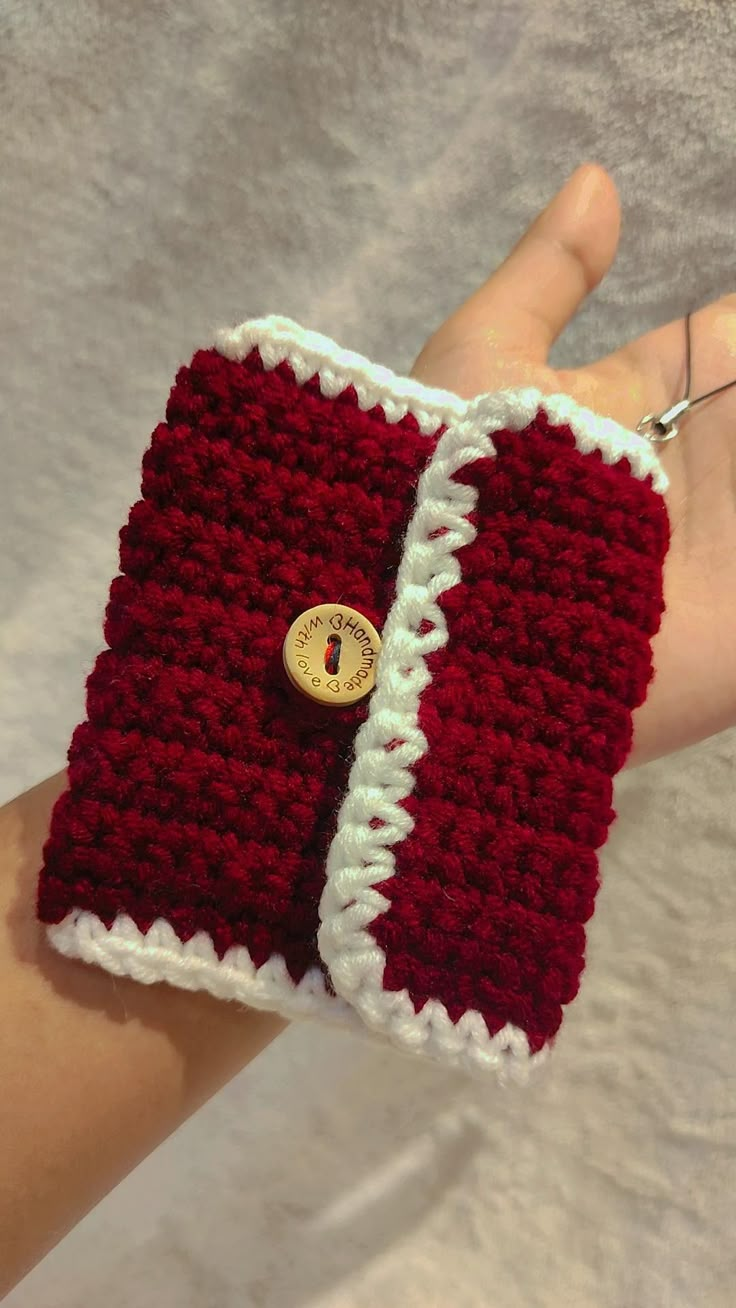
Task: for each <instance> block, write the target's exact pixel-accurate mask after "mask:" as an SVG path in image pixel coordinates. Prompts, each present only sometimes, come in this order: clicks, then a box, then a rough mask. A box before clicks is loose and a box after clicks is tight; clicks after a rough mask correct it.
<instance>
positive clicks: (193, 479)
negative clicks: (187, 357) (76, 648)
mask: <svg viewBox="0 0 736 1308" xmlns="http://www.w3.org/2000/svg"><path fill="white" fill-rule="evenodd" d="M227 355H229V356H230V357H226V356H227ZM376 397H378V398H376ZM663 485H664V482H663V478H662V475H661V472H660V471H659V469H658V466H657V464H656V459H655V457H654V455H653V453H652V452H651V450H650V448H649V447H648V446H646V444H645V443H644V442H642V441H641V440H640V438H638V437H636V436H634V435H632V434H631V433H626V432H623V429H621V428H617V427H616V424H612V423H610V422H607V421H606V420H602V419H598V418H596V416H595V415H592V414H589V413H587V411H585V410H581V409H579V408H578V406H576V405H574V404H573V402H572V401H570V400H568V399H567V397H562V396H560V397H541V396H539V395H538V394H537V393H535V392H531V391H518V392H508V393H501V394H500V397H499V396H495V397H480V398H479V399H478V400H476V401H473V402H471V403H469V404H466V403H465V402H463V401H460V400H459V399H458V397H455V396H452V395H449V394H447V393H444V392H432V391H429V390H428V389H427V388H422V387H420V386H419V385H418V384H417V383H412V382H410V381H409V380H408V379H401V378H396V377H394V375H393V374H391V373H389V372H388V370H386V369H378V368H376V367H375V366H374V365H370V364H369V363H368V362H367V361H366V360H361V359H360V358H359V357H358V356H352V355H348V354H347V353H346V352H344V351H340V350H339V348H338V347H337V346H335V345H334V343H333V342H329V341H326V340H325V338H320V337H317V336H315V334H313V333H304V332H302V330H301V329H299V328H297V327H296V325H295V324H290V323H288V320H286V321H285V320H280V319H267V320H264V321H263V322H261V323H256V324H250V325H249V324H245V325H244V327H243V328H241V329H238V331H236V332H233V333H230V334H225V335H224V337H223V340H222V341H221V342H220V348H219V349H212V350H201V351H199V352H198V353H197V354H195V356H194V358H193V360H192V362H191V364H190V365H189V367H187V368H182V369H181V370H180V372H179V374H178V375H177V379H176V383H175V385H174V388H173V390H172V393H171V396H170V399H169V403H168V407H167V412H166V422H165V423H162V424H160V425H159V426H158V427H157V428H156V430H155V432H154V434H153V438H152V442H151V445H150V448H149V450H148V451H147V452H146V454H145V456H144V460H143V480H142V497H141V499H140V500H139V501H138V503H137V504H135V505H134V506H133V508H132V510H131V513H130V517H129V520H128V523H127V525H126V526H125V527H124V528H123V530H122V532H121V537H120V568H121V575H120V576H118V577H117V578H115V580H114V581H113V583H112V586H111V591H110V600H109V604H108V609H107V615H106V622H105V639H106V642H107V646H108V648H106V649H105V650H104V651H103V652H102V653H101V654H100V656H99V657H98V659H97V662H96V665H95V668H94V670H93V672H92V674H91V675H90V677H89V681H88V687H87V718H86V720H85V722H83V723H82V724H81V725H80V726H79V727H78V728H77V729H76V731H75V733H74V736H73V739H72V743H71V746H70V751H69V787H68V789H67V791H66V793H65V794H64V795H62V797H61V798H60V799H59V801H58V802H57V805H56V808H55V811H54V814H53V819H52V826H51V832H50V836H49V839H48V842H47V845H46V849H45V854H44V859H45V862H44V868H43V871H42V874H41V879H40V885H39V901H38V907H39V916H40V918H41V919H42V920H43V921H44V922H46V923H47V924H49V927H50V931H49V934H50V938H51V940H52V942H53V943H55V944H56V945H57V947H58V948H60V949H62V951H63V952H66V953H70V954H74V955H77V956H80V957H83V958H87V959H89V960H90V961H96V962H99V963H101V964H102V965H103V966H107V967H110V968H111V970H113V971H117V972H120V973H128V974H130V975H134V976H137V977H138V978H139V979H140V980H145V981H153V980H159V979H167V980H169V981H173V982H174V983H175V984H179V985H186V986H189V987H190V988H199V987H200V986H202V987H204V988H207V989H210V990H212V991H213V993H216V994H221V995H222V996H223V997H234V998H239V999H241V1000H243V1001H244V1002H247V1003H252V1004H254V1005H258V1006H264V1007H275V1008H279V1009H281V1010H282V1011H284V1012H286V1013H292V1012H293V1013H298V1012H304V1013H315V1014H321V1015H323V1016H327V1017H329V1016H331V1017H333V1018H336V1019H341V1020H345V1021H352V1022H353V1023H354V1024H356V1025H360V1024H361V1022H365V1023H367V1024H368V1025H369V1026H370V1027H373V1028H374V1029H376V1030H378V1031H383V1032H385V1033H386V1034H387V1035H388V1036H389V1037H390V1038H392V1039H394V1040H395V1041H396V1042H397V1043H400V1044H402V1045H404V1046H406V1047H408V1048H416V1049H419V1050H422V1051H424V1052H427V1053H431V1054H433V1055H434V1056H437V1057H442V1058H446V1059H447V1060H448V1061H450V1062H455V1063H459V1064H461V1065H463V1066H471V1067H473V1068H483V1067H491V1066H493V1067H497V1066H501V1065H502V1064H504V1063H505V1062H507V1061H509V1056H511V1060H512V1061H514V1060H515V1061H518V1062H525V1061H528V1060H529V1059H530V1058H533V1057H534V1056H539V1054H540V1052H541V1051H543V1050H544V1049H545V1047H546V1046H547V1045H548V1044H549V1042H550V1041H551V1040H552V1038H553V1037H554V1035H555V1033H556V1031H557V1029H558V1027H559V1025H560V1021H561V1017H562V1009H563V1006H564V1005H565V1004H567V1003H569V1002H570V1000H571V999H573V998H574V996H575V994H576V993H577V989H578V985H579V978H580V974H581V971H582V968H583V962H584V948H585V930H584V924H585V922H586V921H587V920H588V918H589V917H590V915H591V913H592V911H593V906H594V900H595V894H596V889H597V885H598V866H597V858H596V850H597V848H598V847H599V846H600V845H601V844H602V843H603V842H604V840H605V838H606V834H607V830H608V826H609V823H610V822H611V820H612V818H613V816H614V814H613V810H612V808H611V796H612V777H613V776H614V774H615V773H616V772H617V771H618V770H619V768H620V767H621V766H622V764H623V762H624V760H625V758H626V755H627V753H628V750H629V748H630V742H631V713H632V710H633V709H634V708H635V707H636V706H637V705H638V704H639V703H641V701H642V700H643V698H644V696H645V693H646V689H647V685H648V682H649V680H650V677H651V652H650V640H651V637H652V635H653V634H654V633H655V632H656V630H657V627H658V625H659V621H660V616H661V612H662V605H663V599H662V564H663V560H664V556H665V552H666V548H667V542H668V526H667V515H666V510H665V507H664V501H663V499H662V495H661V490H662V488H663ZM438 488H439V489H438ZM333 600H339V601H341V602H344V603H346V604H349V605H350V606H351V607H353V608H356V609H358V610H359V611H360V612H361V613H363V614H364V615H365V616H366V617H367V618H368V619H369V620H370V621H371V622H372V623H373V624H374V626H375V627H376V628H377V629H378V630H379V631H382V630H384V632H385V638H384V648H383V652H382V655H381V658H380V660H379V665H378V682H377V687H376V690H375V691H374V692H373V695H372V696H371V697H370V698H369V699H368V700H365V701H363V702H361V703H359V704H355V705H350V706H347V707H342V708H335V707H329V706H324V705H320V704H316V703H313V702H312V701H310V700H309V699H307V698H306V697H305V696H303V695H301V694H300V693H299V691H298V690H297V689H296V688H295V687H294V686H293V685H292V684H291V683H290V681H289V679H288V677H287V676H286V673H285V671H284V668H283V664H282V660H281V648H282V643H283V640H284V636H285V633H286V631H287V630H288V628H289V626H290V625H291V623H292V622H293V620H294V618H295V617H297V616H298V614H299V613H300V612H302V611H304V610H306V609H308V608H310V607H312V606H313V605H317V604H321V603H324V602H325V601H333Z"/></svg>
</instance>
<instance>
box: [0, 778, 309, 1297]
mask: <svg viewBox="0 0 736 1308" xmlns="http://www.w3.org/2000/svg"><path fill="white" fill-rule="evenodd" d="M63 785H64V777H63V775H59V776H57V777H53V778H51V779H50V780H49V781H46V782H44V783H43V784H42V785H40V786H37V787H36V788H35V789H34V790H32V791H29V792H28V794H26V795H22V796H20V797H19V798H18V799H16V800H14V801H13V802H12V803H10V804H8V805H7V806H6V807H5V808H3V809H2V810H0V995H2V1019H1V1020H0V1068H1V1069H2V1092H1V1097H0V1139H1V1140H2V1153H3V1166H2V1168H0V1292H2V1291H3V1290H6V1289H8V1288H9V1287H10V1286H11V1285H12V1284H14V1282H15V1281H16V1280H17V1279H18V1278H19V1277H20V1276H22V1275H23V1274H24V1272H25V1271H27V1270H28V1269H29V1268H30V1267H31V1266H33V1264H34V1263H35V1262H36V1261H37V1260H38V1259H39V1258H40V1257H41V1256H42V1254H43V1253H45V1252H46V1250H47V1249H49V1248H50V1247H51V1246H52V1245H53V1244H54V1243H55V1242H56V1241H57V1240H58V1239H60V1237H61V1236H62V1235H63V1234H64V1233H65V1232H66V1231H67V1230H69V1228H70V1227H71V1226H73V1225H74V1224H75V1222H77V1221H78V1220H79V1219H80V1217H82V1216H83V1214H84V1213H85V1212H86V1211H88V1209H89V1208H90V1207H92V1206H93V1205H94V1204H95V1203H96V1202H97V1201H98V1200H99V1199H100V1198H102V1196H103V1195H104V1194H106V1193H107V1191H108V1190H110V1189H111V1188H112V1187H113V1186H114V1185H115V1184H116V1183H117V1182H118V1181H119V1180H121V1179H122V1177H123V1176H125V1175H126V1173H127V1172H128V1171H130V1169H131V1168H132V1167H134V1166H135V1164H136V1163H137V1162H139V1161H140V1160H141V1159H142V1158H144V1157H145V1155H146V1154H148V1153H150V1151H151V1150H152V1149H153V1148H155V1146H156V1145H157V1144H159V1143H160V1141H161V1140H163V1139H164V1138H165V1137H166V1136H167V1135H169V1134H170V1132H171V1131H173V1130H174V1129H175V1127H177V1126H178V1125H179V1124H180V1123H181V1122H182V1121H184V1120H185V1118H186V1117H188V1116H189V1114H190V1113H192V1112H193V1111H194V1109H195V1108H197V1107H198V1106H199V1105H200V1104H201V1103H203V1102H204V1101H205V1100H206V1099H207V1098H208V1097H209V1096H210V1095H211V1094H213V1093H214V1091H215V1090H217V1089H218V1088H219V1087H220V1086H222V1085H223V1084H224V1083H225V1082H226V1081H227V1080H228V1079H229V1078H230V1077H232V1076H233V1075H234V1074H235V1073H236V1072H237V1071H238V1070H239V1069H240V1068H241V1067H242V1066H243V1065H244V1064H246V1063H247V1062H249V1060H250V1059H251V1058H254V1057H255V1055H256V1054H257V1053H259V1051H260V1050H261V1049H262V1048H263V1047H264V1046H265V1045H266V1044H268V1043H269V1041H270V1040H272V1039H273V1038H274V1036H275V1035H277V1034H278V1033H279V1031H280V1030H282V1028H283V1026H284V1022H283V1020H282V1019H281V1018H278V1017H276V1016H273V1015H271V1014H261V1013H256V1012H252V1011H246V1010H244V1009H243V1008H241V1007H239V1006H238V1005H236V1004H226V1003H221V1002H219V1001H217V1000H215V999H212V998H211V997H210V996H208V995H206V994H203V993H198V994H188V993H187V992H185V991H181V990H174V989H172V988H170V987H168V986H162V985H155V986H143V985H138V984H137V983H135V982H132V981H128V980H124V979H117V978H115V977H112V976H110V975H108V974H107V973H106V972H103V971H101V970H98V969H97V968H93V967H87V966H85V965H84V964H81V963H75V962H71V961H69V960H68V959H65V958H62V957H60V956H59V955H57V954H55V953H54V951H53V950H52V949H50V948H49V946H48V945H47V943H46V940H45V936H44V932H43V929H42V928H41V927H40V926H39V925H38V923H37V922H36V920H35V914H34V901H35V889H36V885H35V883H36V877H37V873H38V869H39V867H40V864H41V850H42V846H43V842H44V840H45V838H46V833H47V830H48V823H49V817H50V813H51V807H52V805H53V803H54V801H55V799H56V797H57V795H58V794H59V792H60V791H61V789H62V788H63Z"/></svg>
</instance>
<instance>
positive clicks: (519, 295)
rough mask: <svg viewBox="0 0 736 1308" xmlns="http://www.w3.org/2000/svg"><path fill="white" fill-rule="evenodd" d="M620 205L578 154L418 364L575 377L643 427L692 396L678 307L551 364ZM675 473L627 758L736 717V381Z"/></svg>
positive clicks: (685, 423)
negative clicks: (650, 670)
mask: <svg viewBox="0 0 736 1308" xmlns="http://www.w3.org/2000/svg"><path fill="white" fill-rule="evenodd" d="M619 227H620V208H619V202H618V196H617V193H616V188H615V186H614V183H613V181H612V179H611V178H610V177H609V175H608V174H607V173H606V172H605V171H604V170H603V169H602V168H600V167H598V166H597V165H595V164H585V165H583V166H582V167H580V168H579V169H578V170H577V171H576V172H575V173H574V174H573V176H572V177H571V178H570V180H569V181H568V182H567V184H566V185H565V186H564V187H563V188H562V190H561V191H560V192H559V194H558V195H557V196H555V198H554V200H553V201H552V202H551V204H550V205H549V206H548V207H547V208H546V209H545V210H544V211H543V213H541V214H540V215H539V217H538V218H537V219H536V220H535V222H534V223H533V224H532V226H531V227H530V228H529V230H528V231H527V232H526V233H525V235H524V236H523V237H522V238H521V240H520V241H519V243H518V244H517V245H516V246H515V248H514V249H513V251H512V252H511V254H510V255H509V256H508V258H507V259H506V261H505V262H504V263H503V264H502V265H501V267H500V268H499V269H498V270H497V271H496V272H495V273H494V274H493V276H492V277H491V278H490V279H489V280H488V281H487V282H486V283H485V284H484V285H483V286H482V287H481V288H480V290H478V291H476V293H475V294H474V295H473V296H471V298H470V299H469V300H467V301H466V303H465V304H463V305H462V306H461V308H459V309H458V310H457V311H456V312H455V313H454V314H452V316H451V317H450V318H448V319H447V321H446V322H445V323H444V324H443V325H442V327H440V328H439V330H438V331H436V332H435V333H434V334H433V335H432V337H431V338H430V339H429V340H428V342H427V344H426V345H425V347H424V349H423V350H422V352H421V354H420V355H419V358H418V359H417V361H416V363H415V365H414V369H413V372H414V375H415V376H416V377H419V378H420V379H421V380H422V381H424V382H426V383H428V384H429V385H432V386H442V387H447V388H448V389H450V390H454V391H456V392H458V393H459V394H461V395H463V396H464V397H466V398H470V397H471V396H473V395H477V394H479V393H481V392H483V391H492V390H497V389H498V388H499V387H502V386H517V385H533V386H537V387H539V389H540V390H542V391H544V392H545V393H547V394H551V393H553V392H558V391H564V392H565V393H566V394H568V395H572V396H573V397H574V398H575V399H576V400H577V401H578V402H579V403H580V404H584V405H586V406H588V407H589V408H591V409H594V410H595V411H596V412H598V413H601V414H605V415H607V416H609V417H612V418H615V419H616V420H617V421H618V422H620V423H623V424H624V425H625V426H627V427H635V426H636V424H637V422H638V421H639V419H640V418H641V417H642V415H643V414H645V413H648V412H651V411H653V412H661V411H662V410H663V409H666V408H667V407H668V406H669V405H671V404H673V403H674V402H675V401H676V400H679V399H680V398H681V397H682V394H683V391H684V385H685V327H684V320H683V319H678V320H677V321H675V322H671V323H668V324H667V325H666V326H664V327H659V328H657V329H656V330H655V331H652V332H648V333H647V334H646V335H645V336H641V337H639V339H638V340H635V341H631V342H630V343H629V344H627V345H625V346H624V347H623V348H622V349H619V350H617V351H616V352H615V353H614V354H610V355H608V356H606V357H605V358H602V359H599V360H598V361H597V362H595V363H592V364H589V365H586V366H585V367H583V368H574V369H562V370H558V371H556V370H554V369H552V368H550V367H549V366H548V364H547V358H548V354H549V350H550V348H551V346H552V344H553V342H554V341H555V339H556V338H557V337H558V336H559V334H560V332H561V331H562V330H563V328H564V327H565V326H566V324H567V323H568V322H569V321H570V319H571V318H572V317H573V315H574V314H575V312H576V311H577V309H578V308H579V307H580V305H581V304H582V302H583V300H584V299H585V298H586V296H587V295H589V294H590V292H591V291H592V290H593V289H594V288H595V287H596V286H597V285H598V283H599V282H600V281H601V279H602V278H603V277H604V276H605V274H606V272H607V271H608V269H609V268H610V266H611V264H612V262H613V259H614V257H615V254H616V249H617V246H618V236H619ZM691 325H692V334H693V341H694V350H693V354H694V362H695V366H694V377H693V385H694V391H693V394H694V395H700V394H703V393H705V392H706V391H709V390H711V389H713V388H714V387H716V386H719V385H720V384H722V383H723V382H725V381H730V380H731V378H733V377H736V295H730V296H725V297H724V298H722V299H720V300H717V301H715V302H714V303H713V304H710V305H708V306H707V307H706V308H703V309H700V310H698V312H697V313H695V314H693V317H692V324H691ZM658 448H659V450H660V452H661V457H662V463H663V466H664V468H665V471H666V473H667V476H668V478H669V481H670V489H669V491H668V494H667V504H668V509H669V514H670V523H671V528H672V540H671V545H670V550H669V554H668V557H667V562H666V566H665V600H666V611H665V614H664V617H663V620H662V627H661V630H660V632H659V634H658V636H657V637H656V639H655V643H654V664H655V678H654V682H653V684H652V686H651V688H650V692H649V696H648V698H647V701H646V703H645V704H644V705H642V707H641V708H640V709H638V710H637V712H636V714H635V717H634V747H633V751H632V755H631V759H630V762H633V763H641V762H644V761H645V760H646V759H649V758H654V757H656V756H658V755H660V754H665V753H668V752H669V751H671V750H673V749H677V748H679V747H680V746H682V745H685V744H689V743H691V742H693V741H695V740H699V739H701V738H702V737H704V736H707V735H711V734H713V733H714V732H716V731H720V730H722V729H723V728H724V727H727V726H730V725H731V724H732V723H734V722H736V656H735V655H734V647H735V645H736V604H735V603H734V597H735V596H736V387H734V389H733V390H729V391H726V392H725V394H722V395H719V396H718V397H716V398H714V399H713V400H708V401H706V402H705V403H704V404H702V405H700V406H698V407H696V408H695V409H694V410H693V411H692V412H691V413H689V414H687V415H686V417H685V418H684V419H683V420H682V424H681V430H680V433H679V435H678V436H677V437H676V438H675V439H674V440H672V441H670V442H669V443H667V444H666V445H661V446H659V447H658Z"/></svg>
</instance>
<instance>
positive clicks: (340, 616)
mask: <svg viewBox="0 0 736 1308" xmlns="http://www.w3.org/2000/svg"><path fill="white" fill-rule="evenodd" d="M380 649H381V638H380V636H379V635H378V632H377V631H376V629H375V627H374V626H373V625H372V623H370V622H369V621H368V619H367V618H364V617H363V614H362V613H358V611H357V609H351V608H348V607H347V605H346V604H317V605H316V606H315V607H314V608H313V609H307V610H306V612H304V613H302V614H300V616H299V617H298V618H297V619H296V621H295V622H292V624H291V626H290V627H289V630H288V631H287V633H286V640H285V641H284V667H285V668H286V671H287V673H288V676H289V679H290V680H291V681H292V682H293V684H294V685H295V686H296V688H297V690H300V691H301V692H302V694H303V695H307V696H308V697H309V698H310V699H314V700H316V701H317V702H318V703H319V704H334V705H336V706H337V707H340V706H344V705H346V704H354V703H355V702H356V701H357V700H359V699H362V698H363V696H364V695H367V694H368V693H369V691H371V690H372V689H373V687H374V685H375V681H376V664H377V662H378V655H379V652H380Z"/></svg>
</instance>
